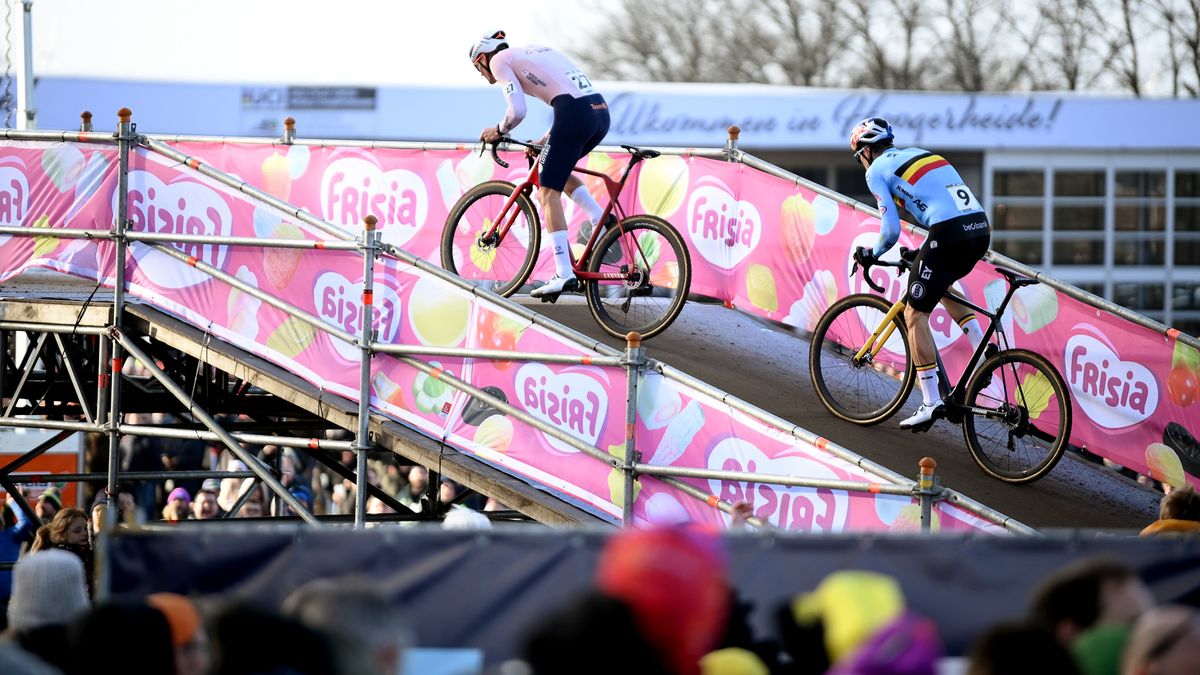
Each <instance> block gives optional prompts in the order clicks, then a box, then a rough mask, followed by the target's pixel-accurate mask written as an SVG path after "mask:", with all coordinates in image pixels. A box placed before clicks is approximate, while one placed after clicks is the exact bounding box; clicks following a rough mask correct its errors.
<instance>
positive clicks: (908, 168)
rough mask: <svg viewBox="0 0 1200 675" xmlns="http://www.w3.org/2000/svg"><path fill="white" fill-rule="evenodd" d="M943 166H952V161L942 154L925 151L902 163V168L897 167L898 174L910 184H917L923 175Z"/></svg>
mask: <svg viewBox="0 0 1200 675" xmlns="http://www.w3.org/2000/svg"><path fill="white" fill-rule="evenodd" d="M943 166H950V162H947V161H946V160H945V159H943V158H942V156H941V155H935V154H933V153H932V152H925V153H922V154H920V155H917V156H916V157H913V158H912V159H910V160H908V161H907V162H905V163H904V164H902V165H900V168H899V169H896V175H897V176H899V177H900V178H901V179H902V180H903V181H904V182H906V183H908V184H909V185H916V184H917V181H919V180H921V177H922V176H924V175H925V174H927V173H929V172H930V171H933V170H934V169H937V168H940V167H943Z"/></svg>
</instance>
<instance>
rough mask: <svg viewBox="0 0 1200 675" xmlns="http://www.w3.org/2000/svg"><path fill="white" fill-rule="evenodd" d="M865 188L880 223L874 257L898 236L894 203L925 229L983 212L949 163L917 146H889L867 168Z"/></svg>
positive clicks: (880, 253)
mask: <svg viewBox="0 0 1200 675" xmlns="http://www.w3.org/2000/svg"><path fill="white" fill-rule="evenodd" d="M867 188H868V189H870V190H871V194H872V195H874V196H875V201H876V202H878V203H879V213H880V219H881V220H882V223H883V225H882V227H880V229H879V241H878V242H876V243H875V248H874V249H873V252H874V253H875V255H876V256H877V257H878V256H881V255H883V254H884V253H886V252H887V251H888V249H890V248H891V247H893V246H895V245H896V240H897V239H899V238H900V214H899V210H898V209H897V208H896V207H897V206H898V205H899V206H903V207H904V209H905V210H906V211H908V213H909V215H911V216H912V217H913V218H914V219H916V221H917V222H918V223H920V224H921V225H924V226H925V227H927V228H928V227H931V226H932V225H934V224H936V223H940V222H942V221H945V220H950V219H952V218H957V217H959V216H965V215H968V214H972V213H982V212H983V206H981V205H980V204H979V200H978V199H976V198H975V195H974V193H972V192H971V188H969V187H967V184H966V183H965V182H963V179H962V176H959V175H958V171H956V170H955V169H954V167H953V166H950V162H947V161H946V160H945V159H943V158H942V157H941V156H940V155H935V154H933V153H932V152H929V151H928V150H922V149H921V148H904V149H897V148H889V149H888V150H887V151H885V152H884V153H883V155H882V156H880V157H878V158H876V159H875V161H873V162H871V166H870V168H868V169H867Z"/></svg>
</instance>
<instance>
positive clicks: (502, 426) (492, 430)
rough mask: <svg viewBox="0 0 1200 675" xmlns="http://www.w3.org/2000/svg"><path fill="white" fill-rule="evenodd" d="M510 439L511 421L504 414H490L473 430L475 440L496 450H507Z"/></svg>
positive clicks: (511, 437)
mask: <svg viewBox="0 0 1200 675" xmlns="http://www.w3.org/2000/svg"><path fill="white" fill-rule="evenodd" d="M512 439H513V423H512V420H510V419H509V418H508V416H506V415H492V416H491V417H489V418H487V419H485V420H483V422H482V423H481V424H480V425H479V428H478V429H476V430H475V442H476V443H478V444H480V445H482V446H484V447H486V448H490V449H492V450H495V451H496V452H508V447H509V446H510V445H512Z"/></svg>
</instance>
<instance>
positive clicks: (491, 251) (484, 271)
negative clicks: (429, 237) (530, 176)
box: [441, 181, 542, 297]
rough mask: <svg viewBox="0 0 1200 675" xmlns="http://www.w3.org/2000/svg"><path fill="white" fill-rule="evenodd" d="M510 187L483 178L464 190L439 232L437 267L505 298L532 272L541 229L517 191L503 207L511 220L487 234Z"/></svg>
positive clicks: (513, 188)
mask: <svg viewBox="0 0 1200 675" xmlns="http://www.w3.org/2000/svg"><path fill="white" fill-rule="evenodd" d="M515 189H516V186H515V185H513V184H512V183H508V182H505V181H488V182H487V183H480V184H479V185H476V186H475V187H473V188H471V189H470V190H467V192H466V193H465V194H463V196H462V197H460V198H459V200H458V201H457V202H455V204H454V206H453V207H451V209H450V215H448V216H447V217H446V229H445V230H443V231H442V250H441V253H442V267H444V268H445V269H447V270H449V271H451V272H453V273H455V274H457V275H458V276H460V277H462V278H463V279H466V280H468V281H471V282H473V283H476V284H478V285H481V286H487V287H488V288H490V289H491V290H493V291H495V292H496V293H499V294H500V295H503V296H505V297H508V296H510V295H512V294H513V293H515V292H516V290H517V289H518V288H520V287H521V285H522V284H524V283H525V280H526V279H528V278H529V275H530V273H532V272H533V266H534V264H535V263H536V262H537V255H538V249H539V248H540V247H541V243H542V241H541V237H542V228H541V224H540V223H539V222H538V217H537V212H536V211H534V210H533V204H531V203H530V202H529V198H528V197H526V196H525V195H524V194H519V195H517V198H516V201H515V202H513V205H512V207H510V208H509V212H510V213H511V212H512V211H514V210H515V211H516V220H514V221H513V224H512V227H511V228H509V230H508V232H507V233H505V235H504V238H503V239H501V238H500V237H499V233H498V232H494V233H492V234H491V236H488V231H489V230H491V229H492V224H493V223H495V222H496V221H497V219H498V218H500V216H501V212H502V211H503V209H504V205H505V204H506V203H508V199H509V197H511V196H512V193H513V190H515Z"/></svg>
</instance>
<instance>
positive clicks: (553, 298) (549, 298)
mask: <svg viewBox="0 0 1200 675" xmlns="http://www.w3.org/2000/svg"><path fill="white" fill-rule="evenodd" d="M560 295H562V293H550V294H549V295H543V296H541V297H539V298H538V299H539V300H541V301H542V302H548V303H550V304H552V305H553V304H554V303H556V302H558V296H560Z"/></svg>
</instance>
